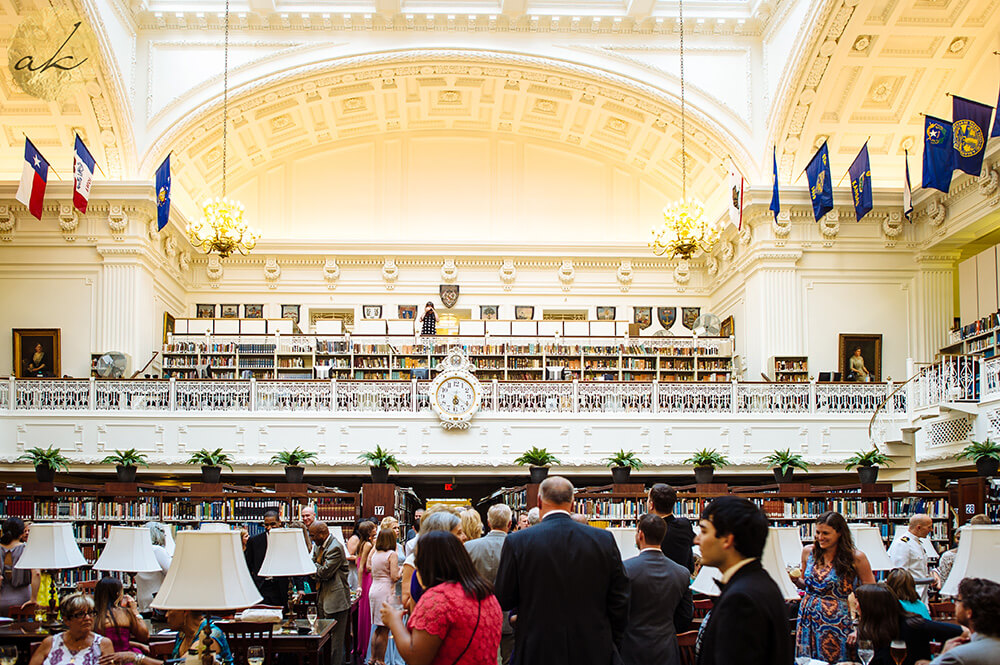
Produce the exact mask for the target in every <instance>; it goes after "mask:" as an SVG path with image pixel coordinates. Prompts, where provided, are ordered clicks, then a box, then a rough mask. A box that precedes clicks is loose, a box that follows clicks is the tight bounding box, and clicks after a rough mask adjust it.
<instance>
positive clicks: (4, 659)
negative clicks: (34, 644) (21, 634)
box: [0, 646, 17, 665]
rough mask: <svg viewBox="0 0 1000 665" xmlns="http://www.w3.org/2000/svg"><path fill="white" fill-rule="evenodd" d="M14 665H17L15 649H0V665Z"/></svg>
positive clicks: (11, 647)
mask: <svg viewBox="0 0 1000 665" xmlns="http://www.w3.org/2000/svg"><path fill="white" fill-rule="evenodd" d="M16 663H17V647H15V646H3V647H0V665H16Z"/></svg>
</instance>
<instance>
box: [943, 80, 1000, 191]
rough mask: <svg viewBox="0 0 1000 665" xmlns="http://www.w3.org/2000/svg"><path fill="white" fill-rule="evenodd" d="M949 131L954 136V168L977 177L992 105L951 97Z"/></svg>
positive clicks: (984, 147)
mask: <svg viewBox="0 0 1000 665" xmlns="http://www.w3.org/2000/svg"><path fill="white" fill-rule="evenodd" d="M951 101H952V104H951V109H952V110H951V131H952V135H953V136H954V137H955V143H954V146H955V168H956V169H958V170H959V171H965V172H966V173H968V174H969V175H972V176H976V177H977V178H978V177H979V174H980V173H981V172H982V170H983V157H984V156H985V155H986V128H987V127H989V124H990V114H992V113H993V107H992V106H987V105H986V104H980V103H979V102H974V101H972V100H970V99H965V98H964V97H958V96H955V95H953V96H952V98H951Z"/></svg>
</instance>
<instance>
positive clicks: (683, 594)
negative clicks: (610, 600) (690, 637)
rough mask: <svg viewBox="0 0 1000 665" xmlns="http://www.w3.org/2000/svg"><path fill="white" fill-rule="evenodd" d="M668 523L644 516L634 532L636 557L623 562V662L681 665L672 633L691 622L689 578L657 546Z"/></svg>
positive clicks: (677, 631)
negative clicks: (625, 600)
mask: <svg viewBox="0 0 1000 665" xmlns="http://www.w3.org/2000/svg"><path fill="white" fill-rule="evenodd" d="M666 533H667V524H666V522H664V521H663V518H662V517H659V516H657V515H643V516H642V517H641V518H639V523H638V526H637V528H636V533H635V544H636V546H637V547H638V548H639V556H636V557H632V558H631V559H629V560H628V561H626V562H625V574H626V575H628V578H629V582H631V585H630V586H631V593H630V594H629V612H628V627H627V628H626V629H625V637H624V638H623V639H622V649H621V656H622V662H623V663H624V664H625V665H646V664H647V663H657V665H680V662H681V661H680V653H679V652H678V649H677V633H679V632H683V631H684V630H686V629H687V627H688V625H690V623H691V617H692V615H693V614H694V604H693V603H692V602H691V588H690V582H691V577H690V576H689V574H688V570H687V568H685V567H684V566H681V565H680V564H677V563H674V562H673V561H671V560H670V559H668V558H667V557H666V555H664V554H663V552H662V551H661V550H660V543H661V542H662V540H663V536H664V535H665V534H666Z"/></svg>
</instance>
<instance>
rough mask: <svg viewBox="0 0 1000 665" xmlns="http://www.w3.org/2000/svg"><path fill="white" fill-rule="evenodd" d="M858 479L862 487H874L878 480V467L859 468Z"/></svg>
mask: <svg viewBox="0 0 1000 665" xmlns="http://www.w3.org/2000/svg"><path fill="white" fill-rule="evenodd" d="M858 479H859V480H860V481H861V484H862V485H874V484H875V482H876V481H877V480H878V467H877V466H875V465H874V464H873V465H872V466H859V467H858Z"/></svg>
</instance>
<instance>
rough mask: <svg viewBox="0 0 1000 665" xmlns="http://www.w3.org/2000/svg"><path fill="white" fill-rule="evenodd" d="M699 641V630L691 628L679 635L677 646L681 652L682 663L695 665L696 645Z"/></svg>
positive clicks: (683, 664)
mask: <svg viewBox="0 0 1000 665" xmlns="http://www.w3.org/2000/svg"><path fill="white" fill-rule="evenodd" d="M697 642H698V631H697V630H689V631H687V632H686V633H681V634H680V635H678V636H677V647H678V650H679V651H680V652H681V665H695V664H694V658H695V653H694V647H695V644H696V643H697Z"/></svg>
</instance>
